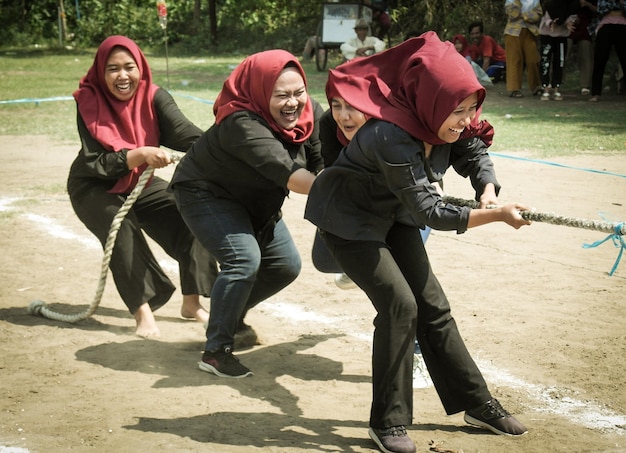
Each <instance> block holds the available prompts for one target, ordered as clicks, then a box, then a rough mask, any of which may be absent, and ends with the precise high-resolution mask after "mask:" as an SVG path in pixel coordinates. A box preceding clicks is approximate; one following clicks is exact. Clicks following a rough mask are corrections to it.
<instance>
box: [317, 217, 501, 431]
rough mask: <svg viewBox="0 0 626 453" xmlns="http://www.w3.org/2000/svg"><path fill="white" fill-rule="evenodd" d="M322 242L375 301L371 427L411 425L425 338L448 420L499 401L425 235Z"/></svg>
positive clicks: (395, 232) (411, 231) (398, 231)
mask: <svg viewBox="0 0 626 453" xmlns="http://www.w3.org/2000/svg"><path fill="white" fill-rule="evenodd" d="M322 238H323V239H324V241H325V242H326V244H327V245H328V248H329V249H330V251H331V253H332V254H333V256H334V257H335V259H336V260H337V262H338V263H339V264H340V266H341V268H342V269H343V270H344V272H345V273H346V274H348V276H349V277H350V278H351V279H352V280H353V281H354V282H355V283H356V284H357V285H358V286H359V287H360V288H361V289H362V290H363V291H365V293H366V294H367V296H368V297H369V299H370V300H371V301H372V304H373V305H374V308H375V309H376V312H377V315H376V318H375V319H374V327H375V330H374V344H373V356H372V384H373V401H372V407H371V413H370V426H372V427H374V428H385V427H389V426H397V425H410V424H411V423H412V412H413V388H412V381H413V379H412V371H413V367H412V365H413V350H414V339H415V337H416V336H417V339H418V341H419V344H420V347H421V349H422V354H423V357H424V361H425V363H426V366H427V367H428V371H429V373H430V376H431V378H432V381H433V384H434V386H435V388H436V390H437V393H438V394H439V397H440V399H441V402H442V404H443V407H444V409H445V411H446V413H447V414H454V413H457V412H461V411H464V410H467V409H471V408H473V407H475V406H478V405H480V404H482V403H484V402H486V401H487V400H489V399H491V395H490V393H489V390H488V388H487V384H486V383H485V380H484V379H483V377H482V374H481V372H480V370H479V369H478V367H477V366H476V364H475V362H474V360H473V359H472V357H471V356H470V354H469V352H468V351H467V348H466V347H465V343H464V342H463V339H462V338H461V335H460V334H459V331H458V329H457V325H456V322H455V321H454V318H453V317H452V315H451V313H450V304H449V303H448V299H447V298H446V296H445V294H444V292H443V290H442V288H441V286H440V285H439V282H438V280H437V278H436V277H435V275H434V274H433V272H432V269H431V267H430V263H429V261H428V256H427V255H426V250H425V248H424V244H423V242H422V237H421V235H420V231H419V229H418V228H415V227H409V226H405V225H401V224H395V225H394V226H393V227H392V228H391V230H390V231H389V233H388V235H387V239H386V243H381V242H373V241H348V240H345V239H342V238H339V237H337V236H334V235H332V234H330V233H328V232H322Z"/></svg>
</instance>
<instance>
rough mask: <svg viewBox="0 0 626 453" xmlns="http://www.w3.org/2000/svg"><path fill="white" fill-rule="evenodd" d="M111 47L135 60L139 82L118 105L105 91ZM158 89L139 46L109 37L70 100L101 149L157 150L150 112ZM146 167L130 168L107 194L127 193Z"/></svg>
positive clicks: (154, 122)
mask: <svg viewBox="0 0 626 453" xmlns="http://www.w3.org/2000/svg"><path fill="white" fill-rule="evenodd" d="M115 47H122V48H124V49H126V50H127V51H128V52H129V53H130V54H131V55H132V57H133V59H134V60H135V63H136V64H137V68H138V69H139V73H140V74H141V79H140V81H139V86H138V88H137V91H136V92H135V95H134V96H133V97H132V98H131V99H130V100H128V101H120V100H119V99H117V98H116V97H115V96H113V94H112V93H111V92H110V91H109V89H108V88H107V85H106V82H105V78H104V75H105V71H106V64H107V60H108V59H109V56H110V55H111V52H112V51H113V49H114V48H115ZM157 89H158V86H156V85H153V84H152V74H151V73H150V66H148V61H147V60H146V57H145V56H144V54H143V53H142V52H141V49H140V48H139V46H138V45H137V44H136V43H135V42H134V41H133V40H131V39H129V38H127V37H125V36H110V37H108V38H107V39H105V40H104V41H102V43H101V44H100V46H99V47H98V50H97V52H96V56H95V58H94V62H93V65H92V66H91V67H90V68H89V70H88V71H87V74H86V75H85V76H84V77H83V78H82V79H81V80H80V83H79V85H78V90H76V91H75V92H74V99H76V103H77V104H78V111H79V113H80V116H81V117H82V119H83V121H84V122H85V125H86V126H87V129H88V130H89V132H90V133H91V135H92V136H93V138H95V139H96V140H98V142H100V143H101V144H102V146H103V147H104V148H105V149H107V150H109V151H114V152H119V151H121V150H122V149H135V148H139V147H140V146H159V126H158V121H157V118H156V115H155V113H154V110H153V108H152V105H153V104H152V101H153V99H154V93H155V92H156V91H157ZM147 166H148V164H143V165H141V166H139V167H136V168H134V169H133V170H132V171H131V172H130V173H128V174H127V175H126V176H123V177H122V178H120V179H119V180H118V181H117V183H116V184H115V186H114V187H113V188H112V189H111V190H109V192H111V193H130V192H131V191H132V190H133V188H134V187H135V185H136V184H137V181H138V180H139V176H140V175H141V173H143V171H144V170H145V169H146V167H147Z"/></svg>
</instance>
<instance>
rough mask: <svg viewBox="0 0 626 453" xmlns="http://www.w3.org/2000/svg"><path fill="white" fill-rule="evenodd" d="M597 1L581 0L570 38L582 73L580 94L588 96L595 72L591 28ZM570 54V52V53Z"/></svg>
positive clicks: (569, 42)
mask: <svg viewBox="0 0 626 453" xmlns="http://www.w3.org/2000/svg"><path fill="white" fill-rule="evenodd" d="M597 3H598V2H597V0H590V1H589V0H580V1H579V4H580V8H579V9H578V14H577V19H576V27H575V28H574V31H573V32H572V33H570V35H569V37H568V43H567V44H568V45H567V47H568V49H569V51H571V50H572V49H573V48H574V46H576V50H577V55H576V57H577V61H578V70H579V71H580V79H579V80H580V94H582V95H583V96H586V95H588V94H590V93H591V74H592V72H593V45H592V42H591V35H590V34H589V26H590V25H591V22H592V21H593V18H594V16H595V14H596V4H597ZM568 53H569V52H568Z"/></svg>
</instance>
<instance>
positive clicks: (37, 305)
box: [28, 151, 184, 324]
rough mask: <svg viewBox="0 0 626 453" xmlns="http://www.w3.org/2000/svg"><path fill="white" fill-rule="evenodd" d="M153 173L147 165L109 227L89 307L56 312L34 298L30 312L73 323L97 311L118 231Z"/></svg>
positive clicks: (177, 154) (174, 153)
mask: <svg viewBox="0 0 626 453" xmlns="http://www.w3.org/2000/svg"><path fill="white" fill-rule="evenodd" d="M170 153H171V159H172V162H176V161H179V160H180V159H181V157H182V156H184V153H180V152H177V151H170ZM153 174H154V168H153V167H147V168H146V169H145V170H144V172H143V173H142V174H141V176H140V177H139V180H138V181H137V185H136V186H135V188H134V189H133V190H132V191H131V193H130V194H129V195H128V197H127V198H126V200H125V201H124V203H123V204H122V206H121V207H120V209H119V210H118V211H117V213H116V214H115V217H113V220H112V221H111V227H110V228H109V234H108V236H107V240H106V243H105V246H104V257H103V258H102V264H101V266H100V279H99V281H98V287H97V289H96V294H95V296H94V298H93V300H92V301H91V304H89V307H88V308H87V309H86V310H85V311H83V312H82V313H77V314H73V315H70V314H63V313H58V312H55V311H54V310H52V309H51V308H49V307H48V306H47V304H46V303H45V302H44V301H42V300H34V301H32V302H31V303H30V305H29V306H28V312H29V313H30V314H32V315H40V316H43V317H44V318H48V319H54V320H56V321H63V322H67V323H72V324H73V323H76V322H78V321H82V320H83V319H87V318H89V317H90V316H91V315H93V314H94V313H95V311H96V309H97V308H98V305H100V301H101V299H102V294H103V293H104V287H105V285H106V279H107V273H108V271H109V263H110V262H111V255H112V254H113V248H114V247H115V240H116V239H117V233H118V232H119V230H120V227H121V226H122V222H123V221H124V218H126V215H127V214H128V211H130V208H132V207H133V205H134V204H135V201H137V198H139V195H140V194H141V192H142V191H143V189H144V188H145V186H146V184H147V182H148V180H149V179H150V178H151V177H152V175H153Z"/></svg>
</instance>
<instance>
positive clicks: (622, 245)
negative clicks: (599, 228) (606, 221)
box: [583, 222, 626, 277]
mask: <svg viewBox="0 0 626 453" xmlns="http://www.w3.org/2000/svg"><path fill="white" fill-rule="evenodd" d="M623 228H624V223H623V222H622V223H618V224H616V225H615V228H614V232H613V233H611V234H609V235H608V236H607V237H605V238H604V239H602V240H601V241H596V242H594V243H592V244H583V248H586V249H590V248H594V247H598V246H599V245H602V244H604V243H605V242H606V241H608V240H609V239H611V240H612V241H613V245H614V246H615V247H618V248H619V249H620V251H619V253H618V254H617V259H616V260H615V264H613V267H612V268H611V271H610V272H609V277H610V276H612V275H613V274H614V273H615V271H616V270H617V267H618V266H619V262H620V260H621V259H622V255H623V254H624V249H626V242H624V237H623V236H622V230H623Z"/></svg>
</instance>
